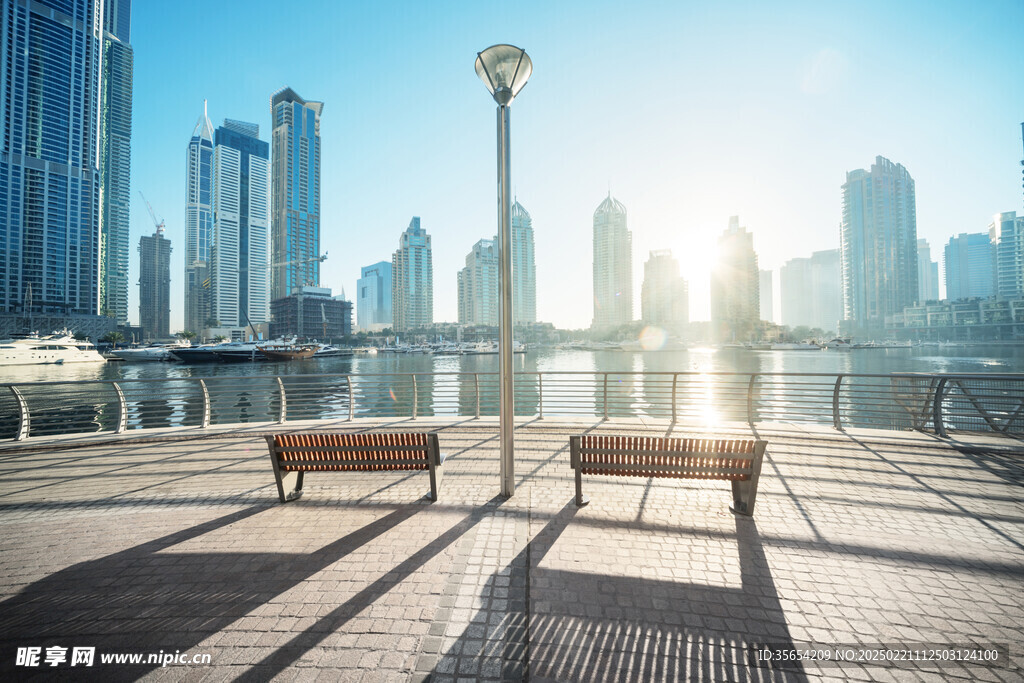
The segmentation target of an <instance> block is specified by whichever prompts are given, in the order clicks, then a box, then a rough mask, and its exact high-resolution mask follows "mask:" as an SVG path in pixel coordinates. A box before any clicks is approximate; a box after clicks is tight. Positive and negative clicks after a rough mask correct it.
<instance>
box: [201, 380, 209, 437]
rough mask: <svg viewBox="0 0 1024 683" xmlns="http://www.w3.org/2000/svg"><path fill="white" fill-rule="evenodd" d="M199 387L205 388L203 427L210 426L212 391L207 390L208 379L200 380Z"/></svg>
mask: <svg viewBox="0 0 1024 683" xmlns="http://www.w3.org/2000/svg"><path fill="white" fill-rule="evenodd" d="M199 387H200V388H201V389H202V390H203V423H202V424H201V425H200V427H202V428H203V429H206V428H207V427H209V426H210V392H209V391H207V390H206V380H202V379H201V380H199Z"/></svg>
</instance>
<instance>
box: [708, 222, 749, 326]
mask: <svg viewBox="0 0 1024 683" xmlns="http://www.w3.org/2000/svg"><path fill="white" fill-rule="evenodd" d="M760 314H761V279H760V276H759V275H758V268H757V254H756V253H755V252H754V236H753V234H751V233H749V232H747V229H746V228H744V227H740V219H739V216H730V217H729V227H728V229H727V230H726V231H725V232H724V233H722V236H721V237H719V238H718V263H717V264H715V268H714V270H713V271H712V272H711V324H712V327H713V329H714V334H715V335H716V336H717V337H718V338H719V339H721V340H724V341H748V340H751V339H753V338H754V337H755V336H756V332H757V323H758V320H759V319H760Z"/></svg>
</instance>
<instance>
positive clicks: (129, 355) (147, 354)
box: [110, 342, 192, 362]
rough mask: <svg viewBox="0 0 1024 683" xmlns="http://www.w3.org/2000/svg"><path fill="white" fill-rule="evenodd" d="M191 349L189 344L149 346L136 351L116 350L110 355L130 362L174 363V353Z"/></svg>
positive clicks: (175, 343) (135, 349)
mask: <svg viewBox="0 0 1024 683" xmlns="http://www.w3.org/2000/svg"><path fill="white" fill-rule="evenodd" d="M191 347H192V345H191V344H189V343H188V342H173V343H170V344H150V345H149V346H139V347H136V348H134V349H115V350H113V351H111V352H110V355H111V356H115V357H117V358H120V359H121V360H125V361H129V362H152V361H172V360H174V357H173V356H171V352H172V351H174V350H176V349H188V348H191Z"/></svg>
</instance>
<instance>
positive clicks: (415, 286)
mask: <svg viewBox="0 0 1024 683" xmlns="http://www.w3.org/2000/svg"><path fill="white" fill-rule="evenodd" d="M391 300H392V302H393V303H394V320H395V321H394V327H395V331H397V332H405V331H406V330H411V329H414V328H417V327H425V326H427V325H433V324H434V262H433V253H432V250H431V247H430V235H428V234H427V231H426V230H424V229H423V228H421V227H420V217H419V216H413V218H412V220H411V221H409V227H408V228H406V230H405V232H403V233H402V236H401V238H400V239H399V243H398V251H396V252H395V253H394V255H393V256H392V257H391Z"/></svg>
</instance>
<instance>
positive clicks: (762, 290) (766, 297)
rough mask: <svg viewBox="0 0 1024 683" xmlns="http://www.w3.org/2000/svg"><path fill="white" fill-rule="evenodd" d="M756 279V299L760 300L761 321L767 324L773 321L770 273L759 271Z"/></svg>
mask: <svg viewBox="0 0 1024 683" xmlns="http://www.w3.org/2000/svg"><path fill="white" fill-rule="evenodd" d="M757 277H758V283H759V284H758V298H759V299H760V300H761V311H760V314H759V315H760V316H761V320H767V321H769V322H771V321H773V320H775V312H774V308H775V287H774V285H773V284H772V271H770V270H759V271H758V272H757Z"/></svg>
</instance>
